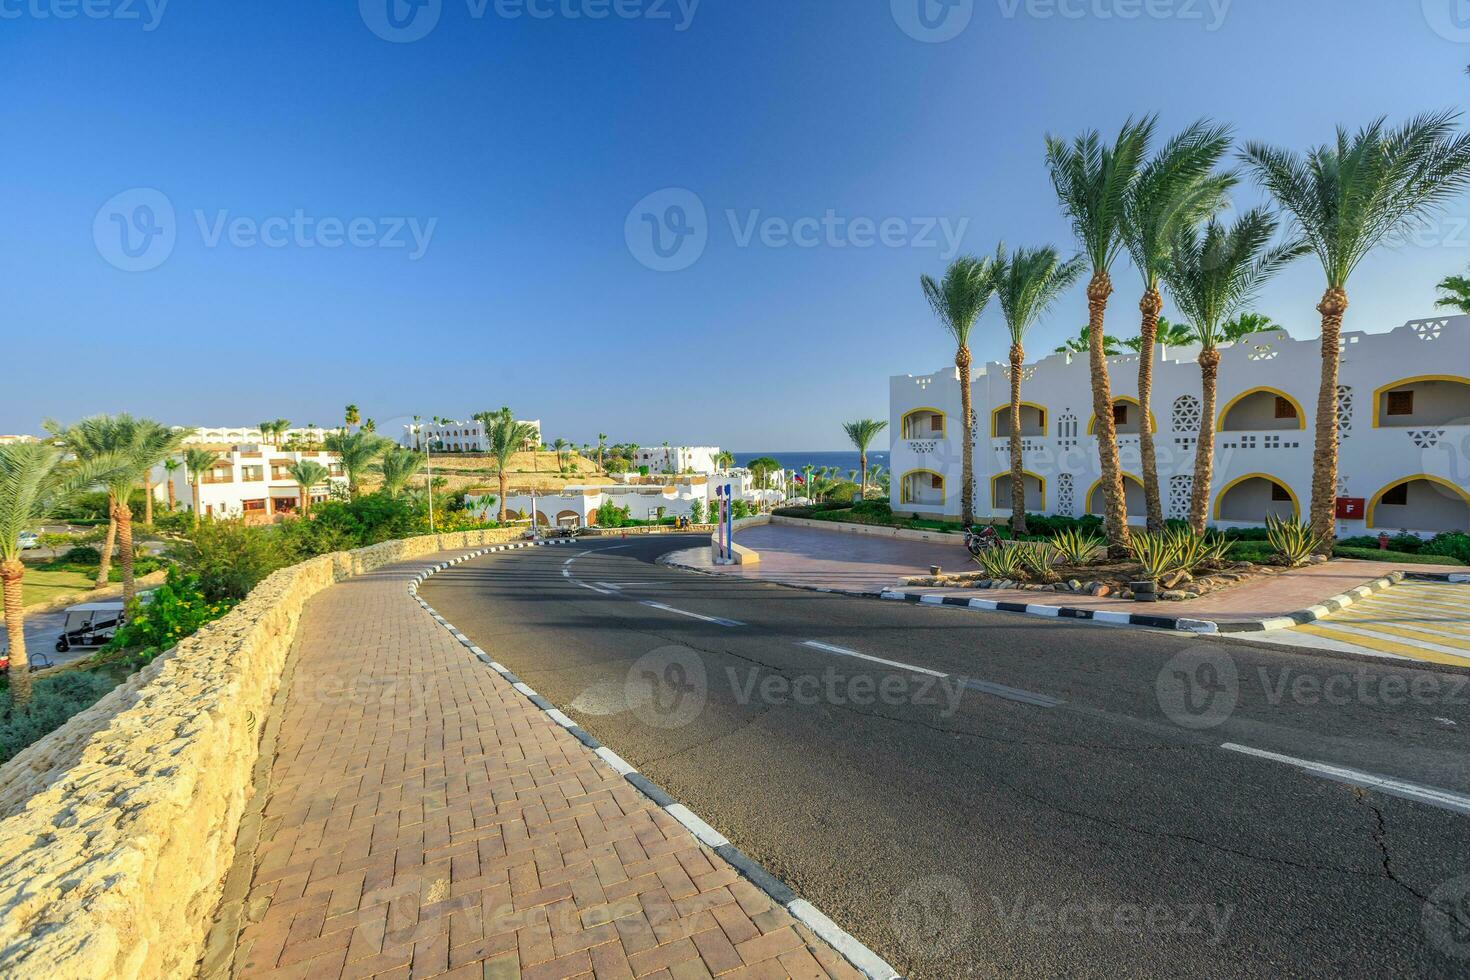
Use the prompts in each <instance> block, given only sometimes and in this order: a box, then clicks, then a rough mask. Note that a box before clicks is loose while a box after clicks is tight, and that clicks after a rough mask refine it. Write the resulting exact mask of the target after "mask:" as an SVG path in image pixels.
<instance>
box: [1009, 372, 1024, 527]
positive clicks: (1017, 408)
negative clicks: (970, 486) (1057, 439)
mask: <svg viewBox="0 0 1470 980" xmlns="http://www.w3.org/2000/svg"><path fill="white" fill-rule="evenodd" d="M1025 364H1026V351H1025V350H1024V349H1022V347H1021V345H1020V344H1012V345H1011V537H1015V536H1016V535H1018V534H1025V533H1026V476H1025V474H1024V473H1023V472H1022V457H1021V372H1022V370H1023V369H1024V366H1025Z"/></svg>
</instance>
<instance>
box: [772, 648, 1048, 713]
mask: <svg viewBox="0 0 1470 980" xmlns="http://www.w3.org/2000/svg"><path fill="white" fill-rule="evenodd" d="M800 645H801V646H804V647H811V648H812V649H813V650H822V651H825V652H826V653H835V654H837V655H838V656H842V657H856V658H858V659H859V660H868V661H871V662H873V663H875V664H882V665H883V666H885V667H894V668H897V669H898V670H907V671H911V672H913V673H916V674H925V675H927V676H929V677H939V678H951V677H953V676H954V675H952V674H946V673H944V672H943V671H938V670H930V669H929V668H927V667H918V666H915V665H914V664H906V663H903V662H901V661H898V660H884V659H883V658H882V657H874V656H871V655H869V654H866V653H859V652H858V651H856V650H849V649H848V648H847V647H839V646H833V645H832V644H830V643H821V642H819V641H817V640H802V641H800ZM956 679H957V680H958V681H959V682H960V686H961V687H965V688H968V689H969V690H972V691H979V692H980V693H981V694H990V695H993V696H994V697H998V698H1005V699H1006V700H1007V701H1019V702H1021V703H1022V704H1029V705H1034V706H1035V707H1038V708H1055V707H1056V706H1057V705H1059V704H1061V703H1062V702H1061V700H1059V699H1058V698H1053V697H1049V696H1047V695H1045V694H1037V693H1035V692H1034V691H1023V690H1021V689H1020V688H1018V687H1006V686H1005V685H1004V684H992V683H990V682H989V681H977V680H975V679H973V678H970V677H960V678H956Z"/></svg>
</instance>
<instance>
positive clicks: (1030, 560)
mask: <svg viewBox="0 0 1470 980" xmlns="http://www.w3.org/2000/svg"><path fill="white" fill-rule="evenodd" d="M1011 549H1012V550H1013V551H1017V552H1019V553H1020V562H1021V567H1022V568H1023V569H1025V570H1026V571H1027V572H1029V573H1030V574H1031V576H1032V577H1033V578H1036V579H1039V580H1040V581H1042V582H1055V581H1056V580H1057V573H1056V572H1055V571H1053V569H1052V566H1054V565H1055V564H1056V563H1057V558H1058V555H1057V551H1056V549H1055V548H1053V547H1052V546H1051V544H1050V543H1049V542H1046V541H1025V542H1017V543H1016V544H1014V545H1012V546H1011Z"/></svg>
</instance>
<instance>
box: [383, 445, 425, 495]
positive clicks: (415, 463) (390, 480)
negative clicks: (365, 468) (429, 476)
mask: <svg viewBox="0 0 1470 980" xmlns="http://www.w3.org/2000/svg"><path fill="white" fill-rule="evenodd" d="M423 468H424V456H423V454H422V453H416V452H414V451H413V450H412V449H409V448H407V447H405V446H390V447H389V448H388V449H386V450H384V451H383V455H382V456H381V457H379V459H378V461H377V462H376V463H374V464H373V465H372V471H373V472H374V473H376V474H378V475H379V476H381V477H382V478H383V492H384V493H386V494H387V495H388V496H390V497H397V496H398V495H399V494H401V493H403V488H404V487H405V486H407V485H408V481H409V480H411V479H413V477H414V476H415V475H417V474H418V472H419V470H421V469H423Z"/></svg>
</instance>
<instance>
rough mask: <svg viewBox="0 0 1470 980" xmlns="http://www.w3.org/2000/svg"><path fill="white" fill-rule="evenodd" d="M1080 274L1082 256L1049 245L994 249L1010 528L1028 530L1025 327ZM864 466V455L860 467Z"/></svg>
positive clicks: (1018, 532)
mask: <svg viewBox="0 0 1470 980" xmlns="http://www.w3.org/2000/svg"><path fill="white" fill-rule="evenodd" d="M1081 275H1082V261H1081V260H1080V259H1072V260H1070V261H1067V262H1063V261H1062V260H1061V258H1060V257H1059V256H1058V255H1057V250H1056V249H1055V248H1052V247H1051V246H1050V245H1047V246H1044V247H1042V248H1020V249H1017V250H1016V251H1015V252H1014V253H1013V254H1011V255H1006V253H1005V246H1004V245H1002V246H1000V248H999V249H997V250H996V253H995V294H996V299H997V300H998V301H999V302H1000V311H1001V314H1002V316H1004V317H1005V321H1006V329H1007V330H1008V331H1009V332H1010V335H1011V351H1010V354H1011V371H1010V380H1011V433H1010V435H1011V439H1010V442H1011V532H1012V534H1025V533H1026V478H1025V476H1024V474H1023V472H1022V471H1023V469H1024V467H1023V466H1022V456H1021V376H1022V374H1023V373H1024V371H1025V366H1026V347H1025V343H1024V342H1025V339H1026V331H1027V330H1029V329H1031V327H1032V326H1033V325H1034V324H1035V323H1036V321H1037V320H1039V319H1041V316H1042V314H1044V313H1045V312H1046V311H1047V309H1048V308H1049V307H1050V306H1051V305H1052V303H1054V302H1056V299H1057V297H1058V296H1060V295H1061V294H1062V292H1063V291H1065V290H1067V289H1070V288H1071V287H1072V284H1073V283H1075V282H1076V281H1077V279H1078V277H1079V276H1081ZM867 468H868V459H867V456H864V457H863V470H864V471H866V470H867Z"/></svg>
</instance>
